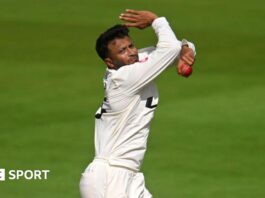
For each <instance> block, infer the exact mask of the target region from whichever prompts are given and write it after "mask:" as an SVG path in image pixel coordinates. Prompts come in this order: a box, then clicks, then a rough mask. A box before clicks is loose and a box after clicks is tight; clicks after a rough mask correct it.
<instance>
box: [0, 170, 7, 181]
mask: <svg viewBox="0 0 265 198" xmlns="http://www.w3.org/2000/svg"><path fill="white" fill-rule="evenodd" d="M5 172H6V171H5V169H0V181H5V180H6V174H5Z"/></svg>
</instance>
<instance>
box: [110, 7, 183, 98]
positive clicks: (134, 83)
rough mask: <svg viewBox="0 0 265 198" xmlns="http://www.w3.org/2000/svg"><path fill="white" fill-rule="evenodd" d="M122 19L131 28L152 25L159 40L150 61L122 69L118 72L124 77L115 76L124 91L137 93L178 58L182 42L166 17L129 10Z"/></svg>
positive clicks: (149, 58)
mask: <svg viewBox="0 0 265 198" xmlns="http://www.w3.org/2000/svg"><path fill="white" fill-rule="evenodd" d="M120 18H121V19H122V20H125V21H126V25H127V26H130V27H137V28H141V29H142V28H146V27H148V26H150V25H151V26H152V28H153V29H154V31H155V33H156V35H157V38H158V42H157V45H156V48H155V50H154V51H153V52H152V53H151V54H150V55H149V57H148V60H146V61H145V62H137V63H134V64H132V65H128V66H125V67H122V68H120V69H119V70H120V72H118V74H119V73H120V74H122V76H121V75H117V76H116V78H115V76H113V80H116V82H117V81H120V80H121V82H122V83H120V86H121V88H123V89H122V90H125V91H126V92H131V93H135V92H136V91H138V90H139V89H141V88H142V87H144V86H145V85H146V84H148V83H149V82H150V81H152V80H154V79H155V78H156V77H157V76H158V75H159V74H160V73H161V72H163V71H164V70H165V69H166V68H167V67H168V66H169V65H170V64H171V63H172V62H173V61H174V60H175V59H176V58H177V57H178V55H179V53H180V51H181V42H180V41H179V40H177V38H176V36H175V34H174V32H173V31H172V29H171V27H170V26H169V24H168V22H167V20H166V18H164V17H157V15H155V14H153V13H151V12H148V11H132V10H128V11H127V12H126V13H123V14H122V15H121V16H120ZM117 83H119V82H117Z"/></svg>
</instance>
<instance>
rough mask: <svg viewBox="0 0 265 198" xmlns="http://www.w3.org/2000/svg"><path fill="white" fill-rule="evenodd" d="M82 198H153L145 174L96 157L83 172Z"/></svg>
mask: <svg viewBox="0 0 265 198" xmlns="http://www.w3.org/2000/svg"><path fill="white" fill-rule="evenodd" d="M80 192H81V198H152V195H151V194H150V193H149V191H148V190H147V189H146V188H145V182H144V176H143V174H142V173H140V172H134V171H132V170H128V169H125V168H121V167H115V166H109V164H108V162H107V161H106V160H100V159H95V160H94V161H93V162H92V163H91V164H90V165H89V166H88V167H87V168H86V170H85V172H84V173H83V174H82V178H81V181H80Z"/></svg>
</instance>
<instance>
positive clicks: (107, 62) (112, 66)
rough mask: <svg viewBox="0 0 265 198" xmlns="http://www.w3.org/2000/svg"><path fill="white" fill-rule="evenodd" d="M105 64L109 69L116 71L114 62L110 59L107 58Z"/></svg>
mask: <svg viewBox="0 0 265 198" xmlns="http://www.w3.org/2000/svg"><path fill="white" fill-rule="evenodd" d="M104 62H105V64H106V65H107V66H108V68H110V69H115V65H114V64H113V61H112V60H111V59H110V58H105V60H104Z"/></svg>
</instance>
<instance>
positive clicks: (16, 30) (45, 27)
mask: <svg viewBox="0 0 265 198" xmlns="http://www.w3.org/2000/svg"><path fill="white" fill-rule="evenodd" d="M126 8H132V9H140V10H145V9H146V10H152V11H154V12H156V13H157V14H159V15H160V16H166V17H167V18H168V20H169V21H170V23H171V25H172V28H173V29H174V31H175V32H176V34H177V37H178V38H179V39H182V38H187V39H189V40H191V41H193V42H194V43H195V44H196V48H197V62H196V65H195V66H194V73H193V75H192V77H190V78H188V79H185V78H182V77H180V76H178V75H177V73H176V71H175V69H173V68H171V69H168V70H167V71H166V72H165V73H164V74H162V75H161V76H160V77H159V79H157V80H156V81H157V84H158V88H159V90H160V105H159V108H158V109H157V112H156V116H155V118H154V120H153V123H152V127H151V133H150V137H149V143H148V150H147V153H146V157H145V160H144V165H143V172H144V173H145V177H146V185H147V187H148V189H149V190H150V191H151V192H152V194H153V195H154V197H158V198H161V197H162V198H165V197H166V198H178V197H180V198H183V197H185V198H212V197H216V198H250V197H251V198H254V197H255V198H261V197H265V190H264V186H265V179H264V178H265V168H264V167H265V122H264V119H265V67H264V66H265V65H264V62H265V56H264V54H263V53H264V51H265V26H264V20H265V2H264V1H261V0H253V1H251V2H247V1H242V0H241V1H239V0H232V1H228V0H223V1H220V0H200V1H195V0H185V1H184V0H178V1H177V0H163V1H162V0H142V1H132V0H97V1H88V0H86V1H85V0H24V1H21V0H20V1H19V0H0V168H5V169H7V171H8V170H11V169H22V170H27V169H49V170H50V171H51V172H50V173H49V175H48V180H41V181H40V180H38V181H34V180H30V181H28V180H25V179H21V180H15V181H14V180H13V181H11V180H7V181H5V182H0V197H3V198H33V197H34V198H47V197H50V198H52V197H54V198H73V197H79V187H78V185H79V179H80V175H81V172H83V170H84V169H85V167H86V166H87V164H88V163H89V162H90V161H91V160H92V159H93V155H94V146H93V133H94V113H95V111H96V110H97V108H98V107H99V106H100V105H101V102H102V99H103V86H102V77H103V75H104V72H105V65H104V64H103V62H102V61H101V60H100V59H99V58H98V57H97V55H96V53H95V50H94V46H95V40H96V38H97V36H98V35H99V34H100V33H101V32H102V31H104V30H105V29H106V28H108V27H110V26H112V25H113V24H116V23H120V21H119V20H118V15H119V14H120V13H121V12H122V11H123V10H124V9H126ZM131 36H132V37H133V38H134V41H135V43H136V45H137V47H138V48H142V47H146V46H150V45H154V44H155V42H156V37H155V35H154V33H153V31H152V29H151V28H149V29H148V30H144V31H140V30H135V29H132V30H131Z"/></svg>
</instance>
